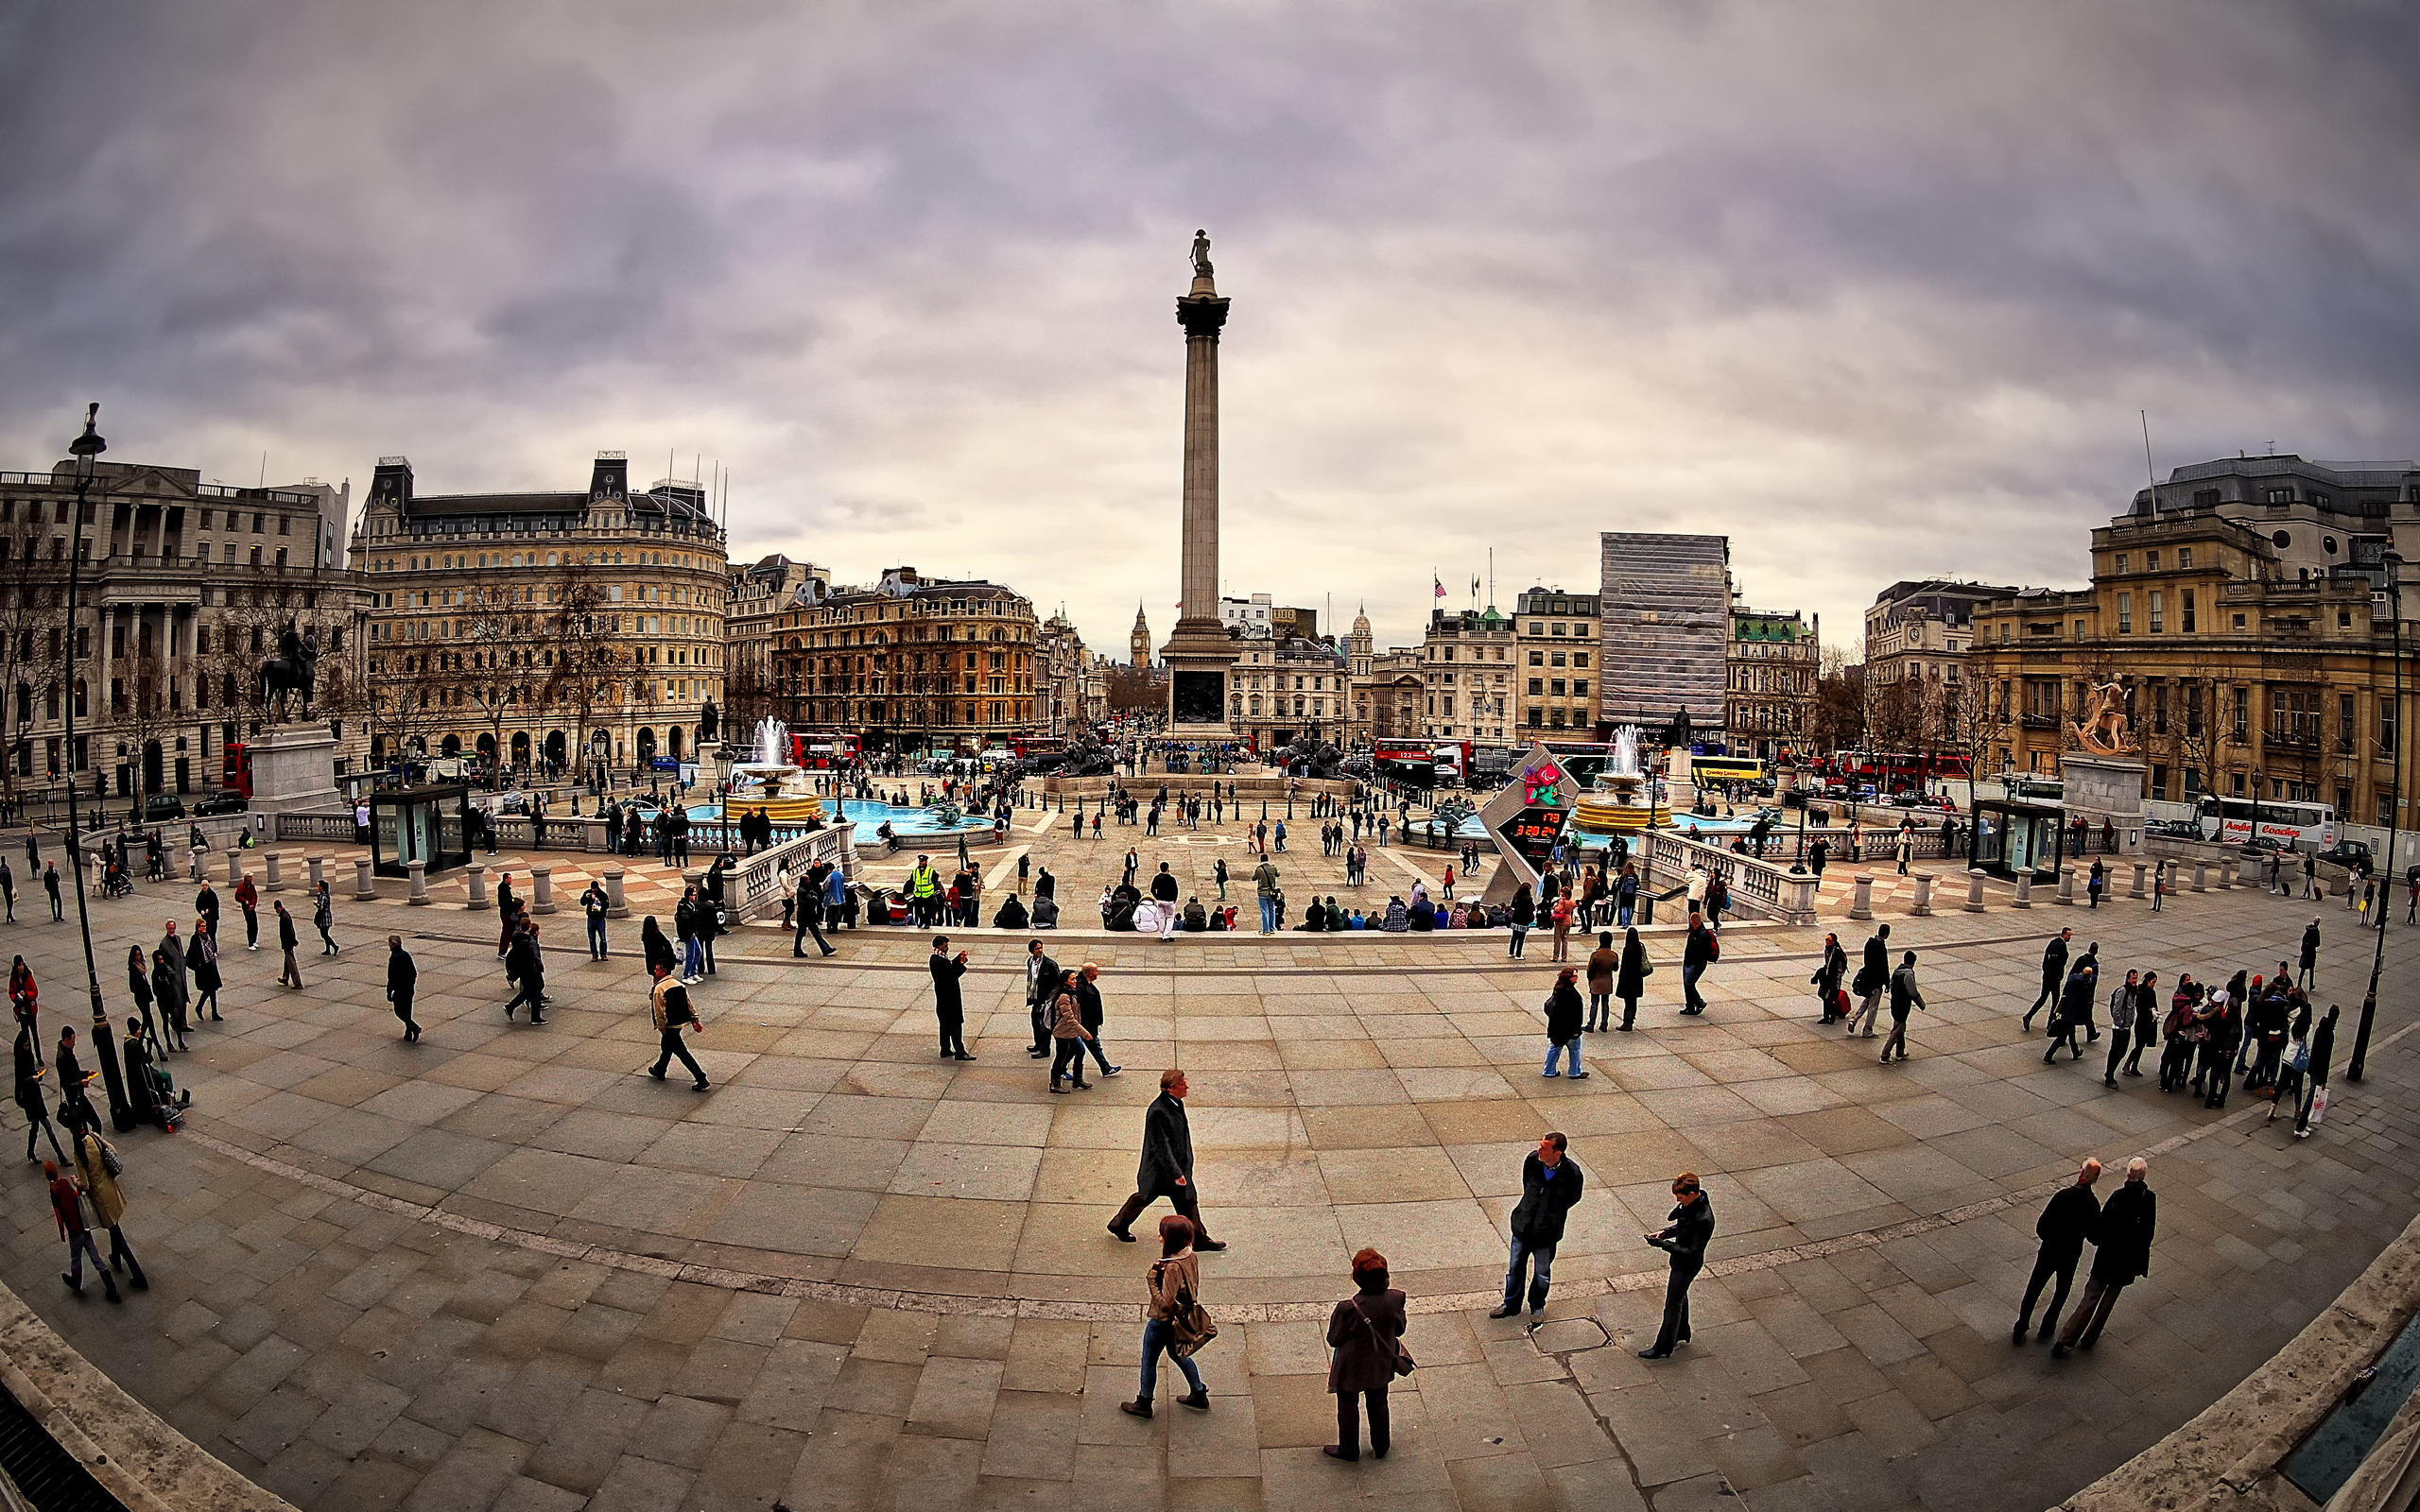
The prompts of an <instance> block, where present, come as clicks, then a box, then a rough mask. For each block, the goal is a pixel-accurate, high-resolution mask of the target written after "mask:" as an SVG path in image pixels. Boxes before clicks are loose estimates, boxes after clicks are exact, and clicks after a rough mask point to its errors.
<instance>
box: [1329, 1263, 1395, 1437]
mask: <svg viewBox="0 0 2420 1512" xmlns="http://www.w3.org/2000/svg"><path fill="white" fill-rule="evenodd" d="M1387 1281H1388V1277H1387V1257H1386V1256H1384V1255H1381V1254H1379V1253H1378V1252H1377V1251H1376V1250H1374V1249H1362V1250H1357V1251H1356V1252H1355V1253H1354V1256H1353V1293H1354V1295H1353V1296H1351V1297H1346V1298H1345V1299H1344V1300H1343V1301H1341V1302H1339V1303H1337V1304H1336V1310H1335V1311H1334V1312H1332V1313H1330V1314H1328V1315H1327V1347H1328V1349H1331V1350H1332V1351H1334V1352H1333V1353H1332V1354H1330V1355H1329V1357H1328V1366H1327V1389H1328V1391H1329V1392H1330V1393H1331V1394H1333V1395H1334V1396H1335V1398H1336V1442H1335V1443H1333V1444H1329V1445H1327V1446H1326V1447H1325V1448H1323V1449H1322V1450H1321V1451H1320V1452H1321V1453H1322V1454H1325V1455H1326V1456H1327V1457H1328V1458H1330V1459H1340V1460H1344V1461H1346V1462H1348V1463H1350V1462H1351V1461H1354V1460H1357V1459H1359V1458H1360V1457H1361V1413H1362V1407H1363V1404H1364V1403H1366V1404H1367V1405H1368V1408H1369V1415H1370V1453H1371V1456H1372V1457H1373V1458H1375V1459H1384V1458H1386V1457H1387V1451H1388V1450H1389V1449H1390V1448H1392V1447H1393V1443H1394V1435H1393V1432H1392V1425H1391V1422H1390V1419H1389V1417H1388V1415H1387V1388H1388V1387H1389V1386H1392V1385H1393V1384H1394V1380H1395V1377H1396V1376H1398V1375H1402V1374H1404V1373H1406V1372H1407V1371H1409V1369H1410V1368H1411V1357H1410V1356H1409V1355H1407V1354H1406V1353H1404V1349H1403V1344H1402V1339H1403V1332H1404V1327H1405V1324H1406V1322H1407V1321H1408V1320H1407V1318H1406V1316H1405V1314H1404V1295H1403V1293H1402V1292H1400V1291H1397V1290H1395V1289H1394V1288H1393V1287H1392V1286H1390V1285H1388V1284H1387Z"/></svg>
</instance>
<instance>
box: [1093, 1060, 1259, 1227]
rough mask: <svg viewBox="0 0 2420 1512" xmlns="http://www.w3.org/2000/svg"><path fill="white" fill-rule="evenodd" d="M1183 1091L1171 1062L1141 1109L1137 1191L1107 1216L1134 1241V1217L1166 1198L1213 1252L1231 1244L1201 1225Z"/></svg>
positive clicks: (1181, 1080) (1181, 1075) (1181, 1077)
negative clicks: (1157, 1089)
mask: <svg viewBox="0 0 2420 1512" xmlns="http://www.w3.org/2000/svg"><path fill="white" fill-rule="evenodd" d="M1079 1064H1081V1062H1079ZM1185 1091H1186V1089H1185V1085H1184V1072H1182V1071H1179V1070H1178V1069H1176V1068H1175V1067H1173V1066H1171V1067H1169V1068H1168V1069H1167V1070H1166V1071H1164V1072H1161V1073H1160V1095H1159V1096H1157V1097H1154V1098H1152V1099H1151V1106H1150V1107H1149V1108H1145V1109H1144V1110H1143V1159H1142V1160H1141V1161H1140V1162H1139V1163H1138V1164H1137V1165H1136V1166H1135V1170H1134V1194H1133V1195H1132V1196H1131V1197H1128V1198H1127V1199H1126V1205H1125V1206H1124V1207H1122V1208H1120V1209H1118V1210H1117V1216H1116V1217H1115V1218H1112V1219H1110V1220H1109V1231H1110V1232H1111V1233H1114V1234H1115V1235H1116V1236H1117V1237H1118V1238H1119V1239H1121V1240H1123V1241H1125V1242H1126V1243H1127V1244H1130V1245H1131V1244H1132V1243H1133V1242H1134V1235H1133V1234H1132V1232H1131V1231H1130V1230H1131V1229H1132V1227H1133V1223H1134V1220H1135V1219H1136V1218H1137V1217H1139V1216H1140V1215H1141V1214H1142V1211H1143V1210H1144V1209H1145V1208H1148V1207H1150V1205H1151V1203H1152V1202H1153V1201H1154V1200H1155V1199H1157V1198H1160V1197H1166V1198H1167V1199H1168V1206H1170V1207H1172V1208H1174V1209H1175V1210H1176V1211H1179V1212H1181V1213H1183V1214H1184V1216H1185V1217H1187V1218H1189V1219H1191V1220H1192V1222H1193V1236H1194V1237H1193V1247H1194V1248H1195V1249H1197V1250H1207V1251H1212V1252H1215V1251H1218V1250H1221V1249H1224V1248H1226V1247H1227V1246H1226V1245H1225V1243H1224V1242H1223V1241H1220V1240H1217V1239H1213V1238H1211V1237H1210V1230H1208V1229H1204V1228H1203V1227H1202V1226H1201V1194H1200V1193H1199V1192H1196V1191H1195V1190H1194V1187H1193V1127H1192V1125H1189V1124H1187V1123H1186V1122H1185V1118H1184V1094H1185Z"/></svg>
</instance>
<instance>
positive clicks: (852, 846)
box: [722, 819, 859, 919]
mask: <svg viewBox="0 0 2420 1512" xmlns="http://www.w3.org/2000/svg"><path fill="white" fill-rule="evenodd" d="M856 828H857V826H856V820H854V819H844V820H842V821H841V822H840V823H838V824H833V825H827V826H825V827H824V828H822V829H821V830H816V831H814V832H812V833H808V832H804V831H802V832H799V833H795V834H793V835H791V836H790V837H789V838H787V839H785V840H781V841H779V842H777V843H776V844H774V845H772V846H771V847H769V848H768V849H766V850H763V851H757V852H756V853H755V854H754V855H752V856H742V857H740V858H739V859H738V860H737V861H735V862H734V863H733V864H732V865H731V866H729V867H727V868H724V869H723V874H722V875H723V901H724V907H725V909H726V911H728V912H730V913H732V914H734V915H735V917H737V918H740V919H749V918H752V917H754V916H755V915H756V914H757V913H758V912H760V911H763V912H771V911H774V910H777V909H779V908H780V907H781V904H782V894H783V890H784V889H783V888H782V886H781V885H780V882H779V880H778V873H779V871H780V869H781V868H783V867H785V866H787V868H789V878H790V886H791V887H792V888H795V887H796V886H797V885H798V879H799V878H801V877H803V876H804V875H805V874H806V872H807V870H808V868H812V867H813V866H814V865H815V864H816V863H817V862H819V861H822V862H829V863H830V864H832V865H833V866H836V867H838V868H840V874H841V875H842V876H844V877H846V878H848V879H849V880H850V881H851V882H855V881H856V879H857V877H858V875H859V867H858V862H857V837H856Z"/></svg>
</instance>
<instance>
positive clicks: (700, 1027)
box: [647, 961, 711, 1091]
mask: <svg viewBox="0 0 2420 1512" xmlns="http://www.w3.org/2000/svg"><path fill="white" fill-rule="evenodd" d="M649 973H650V974H651V975H653V977H654V978H655V986H654V988H653V989H652V990H651V991H649V992H648V1010H649V1011H650V1013H651V1014H652V1015H653V1017H654V1020H655V1035H656V1043H657V1052H658V1053H657V1055H656V1057H655V1064H654V1065H652V1066H650V1067H648V1073H647V1074H648V1075H650V1076H652V1077H654V1078H655V1079H656V1080H657V1081H662V1080H663V1079H664V1073H665V1070H666V1067H668V1066H670V1065H671V1064H672V1062H673V1059H674V1058H675V1057H679V1059H680V1061H681V1064H683V1066H686V1067H688V1068H689V1076H690V1079H691V1082H692V1083H693V1088H694V1090H695V1091H707V1090H708V1089H709V1087H710V1085H711V1084H710V1083H708V1082H707V1080H706V1073H705V1070H704V1068H702V1067H700V1065H699V1064H698V1057H695V1056H693V1055H691V1054H690V1053H689V1046H688V1045H687V1043H686V1042H684V1041H683V1040H682V1038H681V1036H682V1034H683V1031H686V1032H688V1033H691V1034H702V1033H704V1032H705V1025H704V1024H702V1023H700V1022H698V1010H697V1008H696V1007H695V1006H694V1005H692V1004H691V1003H690V1001H689V988H687V987H686V986H685V985H683V983H681V982H678V981H675V980H674V979H673V976H672V968H671V967H669V966H667V965H666V964H665V963H663V962H662V961H658V962H657V963H655V965H654V966H653V967H651V968H649Z"/></svg>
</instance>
